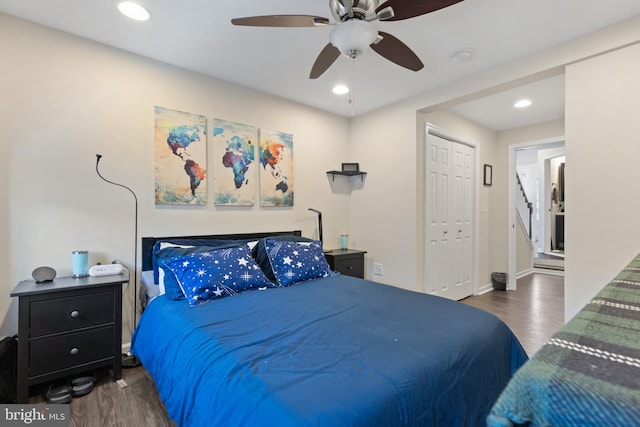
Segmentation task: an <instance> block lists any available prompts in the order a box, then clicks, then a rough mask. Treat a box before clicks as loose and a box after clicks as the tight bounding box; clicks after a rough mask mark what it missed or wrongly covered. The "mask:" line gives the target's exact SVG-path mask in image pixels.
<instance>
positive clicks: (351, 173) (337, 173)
mask: <svg viewBox="0 0 640 427" xmlns="http://www.w3.org/2000/svg"><path fill="white" fill-rule="evenodd" d="M327 173H328V174H330V175H331V178H332V179H333V181H335V180H336V175H344V176H357V175H359V176H360V179H361V180H362V181H363V182H364V176H365V175H366V174H367V173H366V172H361V171H327Z"/></svg>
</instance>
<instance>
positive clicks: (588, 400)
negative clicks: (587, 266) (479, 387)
mask: <svg viewBox="0 0 640 427" xmlns="http://www.w3.org/2000/svg"><path fill="white" fill-rule="evenodd" d="M488 424H489V425H490V426H495V427H498V426H500V427H508V426H509V427H510V426H514V425H523V426H529V425H535V426H581V427H587V426H594V427H596V426H597V427H600V426H621V427H622V426H624V427H626V426H637V425H640V255H638V256H637V257H636V258H635V259H633V260H632V261H631V262H630V263H629V264H628V265H627V266H626V267H625V268H624V269H623V270H622V271H621V272H620V273H619V274H618V275H617V276H616V277H615V278H614V279H613V280H612V281H611V282H610V283H608V284H607V285H606V286H605V287H604V288H603V289H602V290H601V291H600V292H599V293H598V294H597V295H596V296H595V297H594V298H593V299H592V300H591V301H590V302H589V304H587V305H586V306H585V307H584V308H583V309H582V310H581V311H580V312H579V313H578V314H576V315H575V316H574V317H573V318H572V319H571V320H570V321H569V322H567V324H566V325H564V326H563V327H562V328H561V329H560V330H559V331H558V332H557V333H556V334H555V335H553V336H552V337H551V339H550V340H549V342H548V343H547V344H545V345H544V346H543V347H542V348H541V349H540V350H539V351H538V352H537V353H536V354H535V355H534V356H533V357H532V358H531V360H529V361H528V362H527V363H526V364H525V365H524V366H523V367H522V369H520V370H519V371H518V372H517V373H516V375H515V376H514V377H513V379H512V380H511V381H510V383H509V385H508V387H507V388H506V389H505V390H504V392H503V393H502V394H501V396H500V398H499V400H498V401H497V402H496V404H495V406H494V407H493V409H492V410H491V415H490V417H489V423H488Z"/></svg>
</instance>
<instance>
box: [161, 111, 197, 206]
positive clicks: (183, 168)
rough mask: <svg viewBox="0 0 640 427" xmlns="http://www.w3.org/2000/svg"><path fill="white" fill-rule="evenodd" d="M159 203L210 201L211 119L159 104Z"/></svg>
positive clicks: (190, 203)
mask: <svg viewBox="0 0 640 427" xmlns="http://www.w3.org/2000/svg"><path fill="white" fill-rule="evenodd" d="M154 110H155V136H154V151H155V201H156V205H198V206H199V205H206V204H207V180H206V176H207V170H206V164H207V119H206V117H204V116H200V115H196V114H190V113H185V112H183V111H177V110H171V109H168V108H164V107H158V106H156V107H155V108H154Z"/></svg>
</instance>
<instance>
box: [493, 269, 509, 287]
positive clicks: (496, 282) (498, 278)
mask: <svg viewBox="0 0 640 427" xmlns="http://www.w3.org/2000/svg"><path fill="white" fill-rule="evenodd" d="M491 283H493V290H495V291H506V290H507V273H495V272H494V273H491Z"/></svg>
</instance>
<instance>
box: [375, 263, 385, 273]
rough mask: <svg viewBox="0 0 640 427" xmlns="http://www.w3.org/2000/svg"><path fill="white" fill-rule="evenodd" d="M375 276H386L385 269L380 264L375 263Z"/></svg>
mask: <svg viewBox="0 0 640 427" xmlns="http://www.w3.org/2000/svg"><path fill="white" fill-rule="evenodd" d="M373 274H375V275H376V276H384V267H383V266H382V264H380V263H379V262H375V263H373Z"/></svg>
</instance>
